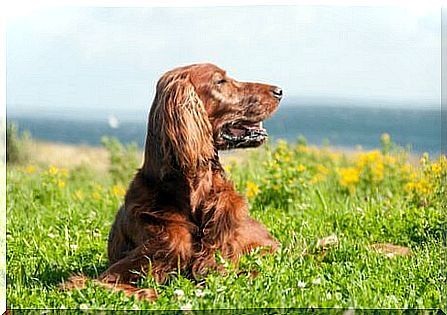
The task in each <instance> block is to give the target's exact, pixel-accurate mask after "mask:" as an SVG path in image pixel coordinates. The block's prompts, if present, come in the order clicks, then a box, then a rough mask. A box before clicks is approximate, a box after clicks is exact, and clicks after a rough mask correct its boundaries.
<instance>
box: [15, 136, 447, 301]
mask: <svg viewBox="0 0 447 315" xmlns="http://www.w3.org/2000/svg"><path fill="white" fill-rule="evenodd" d="M385 140H386V139H385ZM388 151H389V148H388V147H387V146H384V152H379V151H377V152H370V153H364V154H360V155H359V156H355V155H354V156H352V155H350V156H345V155H342V154H337V153H334V152H332V151H329V150H327V149H313V148H309V147H307V146H305V145H303V144H301V145H298V146H290V145H286V144H285V143H280V144H279V145H278V146H276V147H275V148H271V147H267V146H266V147H264V148H262V149H259V150H258V151H257V152H256V153H254V154H253V155H252V157H251V158H250V159H249V160H247V161H246V162H245V163H241V164H240V165H236V164H235V163H232V164H230V165H228V166H227V167H226V168H227V170H229V173H230V176H231V178H232V180H233V181H234V183H235V185H236V187H237V189H238V190H239V191H240V192H242V193H245V194H246V195H247V196H248V201H249V204H250V211H251V214H252V216H253V217H255V218H256V219H258V220H260V221H261V222H263V223H264V224H265V225H266V226H267V227H268V229H269V230H270V231H271V233H272V234H273V235H274V236H275V237H276V238H277V239H278V240H279V241H280V242H281V244H282V246H281V248H280V249H279V250H278V251H277V252H276V253H275V254H272V255H267V256H262V255H260V253H259V252H253V253H251V254H250V255H246V256H244V257H243V258H242V259H241V264H240V266H239V270H234V269H232V267H231V266H228V269H229V270H230V271H229V273H228V275H226V276H222V275H220V274H211V275H209V276H208V277H207V278H206V281H205V282H204V283H201V284H199V285H198V284H197V283H195V282H193V281H191V280H188V279H186V278H183V277H182V276H180V275H178V274H177V275H173V276H172V278H171V280H170V281H169V282H168V283H167V284H165V285H157V284H155V283H153V282H152V280H151V279H150V278H147V279H141V281H140V283H139V286H141V287H156V288H157V291H158V292H159V294H160V297H159V299H158V300H157V301H155V302H154V303H148V302H139V301H136V300H135V299H133V298H127V297H125V296H124V295H123V294H121V293H113V292H110V291H108V290H105V289H102V288H99V287H97V286H95V285H94V284H93V283H89V284H88V287H87V288H86V289H84V290H80V291H79V290H75V291H71V292H61V291H59V290H58V288H57V286H58V284H59V283H60V282H61V281H62V280H63V279H67V277H69V275H71V274H74V273H83V274H86V275H88V276H89V277H92V278H94V277H96V276H97V275H98V274H100V273H101V272H102V271H104V270H105V269H106V268H107V255H106V244H107V234H108V231H109V229H110V226H111V224H112V222H113V218H114V215H115V212H116V210H117V209H118V207H119V206H120V204H121V203H122V199H123V198H122V192H123V191H122V190H123V187H124V186H123V185H125V184H124V183H123V184H121V186H120V184H113V183H114V182H115V181H114V180H113V179H112V178H111V176H109V175H107V174H105V175H104V176H103V177H98V176H96V175H92V174H93V173H92V172H90V171H89V169H88V168H85V167H84V168H80V169H78V170H76V171H66V170H60V169H56V168H54V167H53V168H51V167H50V168H35V167H33V166H27V167H12V168H11V167H10V168H9V169H8V174H7V175H8V185H7V244H8V248H7V301H8V306H9V307H10V308H61V307H65V308H95V309H99V308H102V309H179V308H192V309H210V308H214V309H224V308H264V307H273V308H277V307H278V308H279V307H280V308H284V307H355V308H438V307H441V306H443V305H444V304H443V302H444V301H443V300H442V297H443V296H445V295H446V291H445V290H444V291H443V286H444V285H445V281H446V280H445V279H446V278H445V269H444V268H445V254H446V253H445V251H444V247H443V243H442V240H443V233H444V232H445V227H446V217H445V213H446V200H445V199H446V198H445V196H446V183H447V181H446V176H447V161H446V159H445V157H442V158H440V159H439V160H437V161H429V160H428V159H427V158H426V157H425V158H423V159H422V162H421V163H420V164H417V165H413V164H408V157H407V156H406V155H405V154H404V153H396V152H393V153H388ZM123 163H124V162H123ZM115 169H119V168H115ZM124 178H127V177H126V176H124ZM332 234H335V235H336V236H337V238H338V244H334V245H332V246H329V247H327V248H325V249H322V248H321V247H319V246H318V245H317V242H318V240H319V239H322V238H324V237H326V236H329V235H332ZM375 243H392V244H395V245H400V246H404V247H407V248H410V249H411V251H412V255H410V256H394V257H387V256H386V255H385V254H383V253H380V252H375V251H373V250H371V249H370V247H369V246H370V245H372V244H375ZM240 270H244V271H245V273H242V274H240V272H239V271H240ZM254 274H257V276H253V275H254ZM198 286H200V288H199V287H198ZM178 289H181V290H183V292H184V295H183V296H178V294H175V290H178ZM200 293H203V294H204V295H203V296H201V295H200ZM198 295H199V296H198Z"/></svg>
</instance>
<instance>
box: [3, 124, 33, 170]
mask: <svg viewBox="0 0 447 315" xmlns="http://www.w3.org/2000/svg"><path fill="white" fill-rule="evenodd" d="M30 142H31V135H30V133H29V132H27V131H24V132H22V133H20V132H19V130H18V128H17V126H16V125H15V124H14V123H10V124H8V125H7V126H6V162H7V163H11V164H24V163H26V162H27V161H28V160H29V159H30V149H29V145H30Z"/></svg>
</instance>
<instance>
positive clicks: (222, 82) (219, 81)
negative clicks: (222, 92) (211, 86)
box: [216, 79, 227, 84]
mask: <svg viewBox="0 0 447 315" xmlns="http://www.w3.org/2000/svg"><path fill="white" fill-rule="evenodd" d="M225 82H227V80H225V79H220V80H218V81H217V82H216V84H224V83H225Z"/></svg>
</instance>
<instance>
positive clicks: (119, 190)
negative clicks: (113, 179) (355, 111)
mask: <svg viewBox="0 0 447 315" xmlns="http://www.w3.org/2000/svg"><path fill="white" fill-rule="evenodd" d="M112 191H113V194H114V195H115V196H117V197H122V196H124V195H125V194H126V190H125V189H124V188H123V186H121V185H114V186H113V188H112Z"/></svg>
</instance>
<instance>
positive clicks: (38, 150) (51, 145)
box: [29, 139, 420, 172]
mask: <svg viewBox="0 0 447 315" xmlns="http://www.w3.org/2000/svg"><path fill="white" fill-rule="evenodd" d="M29 146H30V151H31V157H30V161H29V164H36V165H54V166H57V167H60V168H67V169H74V168H77V167H80V166H82V165H83V164H84V165H88V166H89V167H91V168H92V169H93V170H95V171H98V172H105V171H107V169H108V168H109V164H110V162H109V155H108V152H107V150H106V149H105V148H104V147H102V146H93V145H88V144H67V143H62V142H51V141H43V140H35V139H33V140H32V141H31V142H30V143H29ZM309 147H311V148H315V149H323V148H324V149H327V150H329V151H331V152H334V153H339V154H344V155H346V156H347V157H350V156H353V155H355V154H357V153H360V152H365V151H370V150H365V149H363V148H361V147H358V148H348V147H335V146H328V147H325V146H317V145H309ZM261 148H262V147H260V148H253V149H240V150H237V149H236V150H229V151H219V157H220V160H221V162H222V164H223V165H224V166H225V165H228V164H230V163H242V162H244V161H245V160H247V159H248V158H249V157H250V156H251V154H252V153H254V152H256V151H258V150H262V149H261ZM138 155H139V156H140V157H141V162H142V161H143V150H138ZM419 158H420V155H418V154H415V153H410V154H409V160H410V161H412V162H414V163H417V161H418V160H419Z"/></svg>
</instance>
